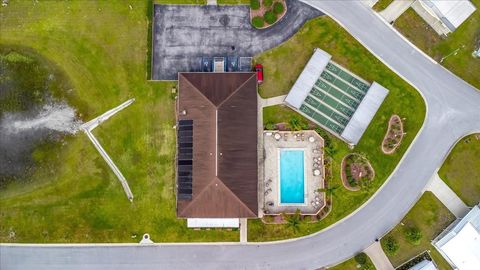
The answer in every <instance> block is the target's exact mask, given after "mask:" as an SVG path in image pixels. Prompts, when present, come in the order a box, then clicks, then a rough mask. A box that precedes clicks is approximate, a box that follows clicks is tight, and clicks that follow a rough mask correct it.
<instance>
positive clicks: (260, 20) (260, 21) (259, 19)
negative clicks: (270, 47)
mask: <svg viewBox="0 0 480 270" xmlns="http://www.w3.org/2000/svg"><path fill="white" fill-rule="evenodd" d="M264 23H265V22H264V20H263V18H262V17H260V16H256V17H253V19H252V25H253V26H254V27H255V28H262V27H263V25H264ZM267 129H269V128H267ZM272 129H273V128H272Z"/></svg>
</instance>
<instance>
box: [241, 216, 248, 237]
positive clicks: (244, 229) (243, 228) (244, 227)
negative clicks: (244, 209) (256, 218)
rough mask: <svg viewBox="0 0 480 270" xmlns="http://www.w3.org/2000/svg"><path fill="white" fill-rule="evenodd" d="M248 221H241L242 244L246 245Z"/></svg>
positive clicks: (242, 219) (243, 219)
mask: <svg viewBox="0 0 480 270" xmlns="http://www.w3.org/2000/svg"><path fill="white" fill-rule="evenodd" d="M247 233H248V229H247V219H246V218H241V219H240V243H246V242H247Z"/></svg>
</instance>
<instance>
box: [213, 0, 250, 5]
mask: <svg viewBox="0 0 480 270" xmlns="http://www.w3.org/2000/svg"><path fill="white" fill-rule="evenodd" d="M217 5H250V0H217Z"/></svg>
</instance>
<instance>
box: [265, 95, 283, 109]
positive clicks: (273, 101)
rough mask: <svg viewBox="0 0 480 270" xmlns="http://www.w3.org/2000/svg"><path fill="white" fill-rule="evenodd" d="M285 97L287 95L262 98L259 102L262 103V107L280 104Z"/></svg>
mask: <svg viewBox="0 0 480 270" xmlns="http://www.w3.org/2000/svg"><path fill="white" fill-rule="evenodd" d="M285 97H287V95H282V96H276V97H272V98H262V99H261V100H260V102H261V103H262V107H268V106H274V105H280V104H283V101H284V100H285Z"/></svg>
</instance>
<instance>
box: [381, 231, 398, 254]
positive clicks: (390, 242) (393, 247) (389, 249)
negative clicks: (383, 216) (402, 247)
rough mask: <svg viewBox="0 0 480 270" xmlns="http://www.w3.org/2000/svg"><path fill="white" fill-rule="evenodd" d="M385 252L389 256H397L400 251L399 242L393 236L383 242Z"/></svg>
mask: <svg viewBox="0 0 480 270" xmlns="http://www.w3.org/2000/svg"><path fill="white" fill-rule="evenodd" d="M382 246H383V250H384V251H385V252H386V253H387V254H388V255H391V256H393V255H395V254H396V253H397V251H398V248H399V246H398V242H397V240H396V239H395V238H393V237H392V236H387V238H385V240H384V241H383V242H382Z"/></svg>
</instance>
